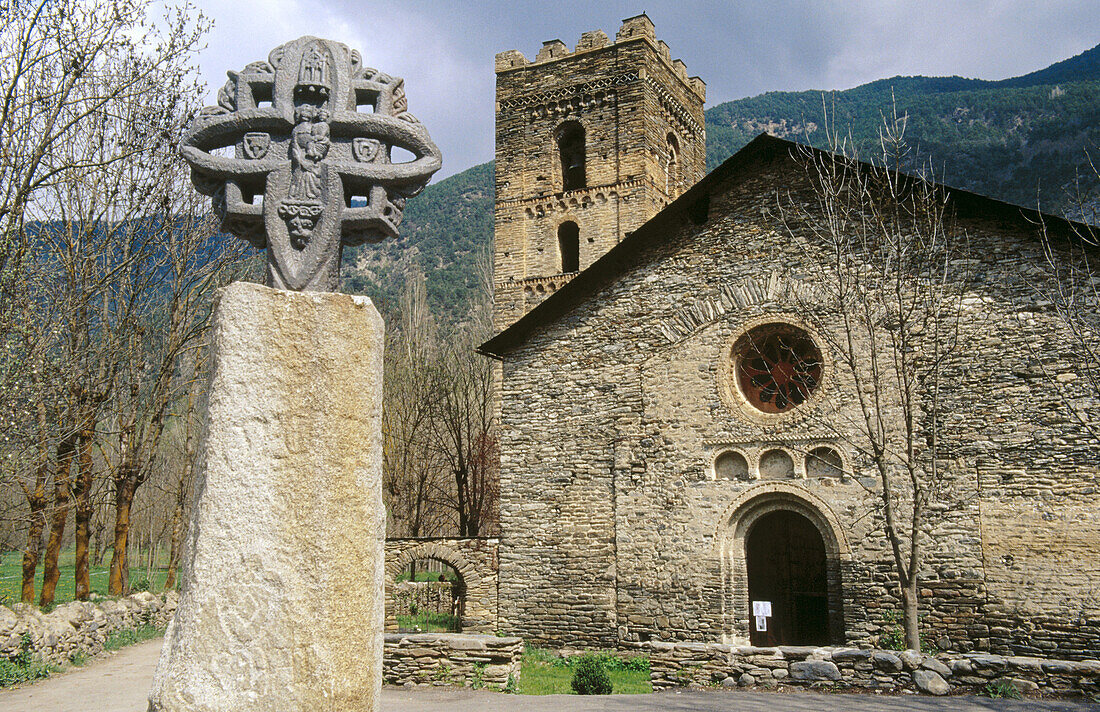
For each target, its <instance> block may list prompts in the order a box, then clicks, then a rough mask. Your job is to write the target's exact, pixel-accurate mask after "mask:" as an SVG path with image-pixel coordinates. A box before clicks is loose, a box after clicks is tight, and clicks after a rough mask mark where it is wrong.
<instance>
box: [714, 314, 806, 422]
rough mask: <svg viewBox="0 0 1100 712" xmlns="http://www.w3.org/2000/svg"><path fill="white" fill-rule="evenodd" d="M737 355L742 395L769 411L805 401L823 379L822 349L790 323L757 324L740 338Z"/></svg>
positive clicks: (737, 371)
mask: <svg viewBox="0 0 1100 712" xmlns="http://www.w3.org/2000/svg"><path fill="white" fill-rule="evenodd" d="M733 358H734V368H735V370H736V380H737V386H738V388H739V389H740V390H741V393H742V395H744V396H745V398H746V399H747V400H748V401H749V403H751V404H752V405H753V407H755V408H757V409H758V410H761V411H763V412H765V413H784V412H786V411H788V410H791V409H792V408H795V407H797V406H799V405H802V403H804V402H805V401H806V400H807V399H808V398H809V397H810V394H812V393H813V392H814V391H815V390H817V387H818V385H819V384H820V383H821V367H822V361H821V351H819V350H818V348H817V346H816V345H815V344H814V342H813V339H811V338H810V335H809V334H807V333H806V332H805V331H803V330H801V329H799V328H797V327H794V326H790V325H787V324H768V325H765V326H758V327H756V328H755V329H753V330H752V331H750V332H749V333H747V334H745V335H744V336H743V337H741V338H740V339H739V340H738V341H737V344H736V345H735V346H734V349H733Z"/></svg>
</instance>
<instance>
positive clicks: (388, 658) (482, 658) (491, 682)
mask: <svg viewBox="0 0 1100 712" xmlns="http://www.w3.org/2000/svg"><path fill="white" fill-rule="evenodd" d="M522 658H523V640H522V639H520V638H498V637H496V636H492V635H463V634H459V633H415V634H410V635H406V634H402V633H387V634H386V644H385V652H384V654H383V666H382V680H383V682H384V683H385V684H387V685H404V686H406V687H414V686H429V685H464V686H466V687H473V688H478V687H484V688H486V689H490V690H503V689H505V688H507V687H508V681H509V680H512V681H513V684H514V683H515V682H519V672H520V663H521V662H522Z"/></svg>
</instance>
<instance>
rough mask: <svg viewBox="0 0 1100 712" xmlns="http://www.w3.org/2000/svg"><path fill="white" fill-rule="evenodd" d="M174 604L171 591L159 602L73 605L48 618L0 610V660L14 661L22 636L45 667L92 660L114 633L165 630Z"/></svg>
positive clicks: (21, 607)
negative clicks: (148, 627) (78, 659)
mask: <svg viewBox="0 0 1100 712" xmlns="http://www.w3.org/2000/svg"><path fill="white" fill-rule="evenodd" d="M178 600H179V597H178V596H177V595H176V593H175V592H174V591H169V592H167V593H163V594H161V595H159V596H156V595H153V594H151V593H148V592H144V591H143V592H141V593H135V594H133V595H131V596H127V597H125V598H120V599H118V600H110V599H106V600H98V601H73V602H72V603H65V604H62V605H60V606H58V607H57V608H55V609H53V610H52V611H50V612H49V613H42V612H41V611H39V610H38V608H36V607H35V606H31V605H27V604H25V603H16V604H15V605H13V606H12V607H10V608H8V607H7V606H0V657H3V658H12V657H14V656H15V655H18V654H19V653H20V652H21V651H22V649H23V636H24V634H26V635H28V636H29V637H30V650H31V653H32V654H34V655H36V656H38V657H40V658H42V659H44V660H45V661H47V662H50V663H55V664H59V665H60V664H62V663H66V662H68V661H69V660H70V659H71V658H72V657H73V656H74V655H77V654H78V653H83V654H85V655H95V654H96V653H100V652H103V644H104V642H106V640H107V636H109V635H110V634H111V633H114V632H115V631H119V630H124V629H127V628H137V627H139V626H142V625H145V624H151V625H155V626H157V627H158V628H163V627H165V626H166V625H168V619H169V618H171V617H172V614H173V613H174V612H175V610H176V603H177V601H178Z"/></svg>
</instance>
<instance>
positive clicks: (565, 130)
mask: <svg viewBox="0 0 1100 712" xmlns="http://www.w3.org/2000/svg"><path fill="white" fill-rule="evenodd" d="M556 133H557V141H558V157H559V158H560V159H561V183H562V185H561V188H562V190H577V189H579V188H584V187H587V185H588V183H587V181H586V179H585V175H584V127H583V126H581V125H580V123H579V122H577V121H566V122H565V123H564V124H562V125H561V126H559V127H558V130H557V132H556Z"/></svg>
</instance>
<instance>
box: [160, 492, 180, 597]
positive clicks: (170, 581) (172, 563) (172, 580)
mask: <svg viewBox="0 0 1100 712" xmlns="http://www.w3.org/2000/svg"><path fill="white" fill-rule="evenodd" d="M182 543H183V501H182V498H180V501H177V502H176V506H175V508H174V509H173V510H172V538H171V542H170V547H169V549H168V578H166V579H165V580H164V590H165V591H171V590H173V589H174V588H175V587H176V569H178V568H179V565H180V544H182Z"/></svg>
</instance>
